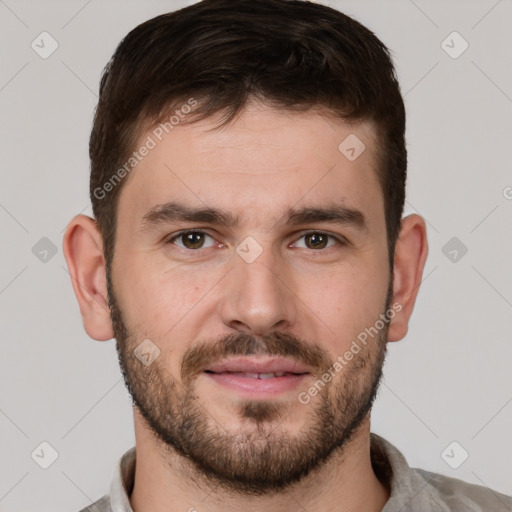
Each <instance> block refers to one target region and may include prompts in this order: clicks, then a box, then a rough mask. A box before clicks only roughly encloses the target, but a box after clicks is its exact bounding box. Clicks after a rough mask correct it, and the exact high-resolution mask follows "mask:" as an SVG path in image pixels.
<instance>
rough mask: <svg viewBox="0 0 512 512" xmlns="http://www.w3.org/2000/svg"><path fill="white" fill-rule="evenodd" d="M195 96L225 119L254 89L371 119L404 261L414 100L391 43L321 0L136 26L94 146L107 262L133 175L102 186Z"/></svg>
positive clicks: (200, 115)
mask: <svg viewBox="0 0 512 512" xmlns="http://www.w3.org/2000/svg"><path fill="white" fill-rule="evenodd" d="M192 97H193V98H195V100H194V101H196V100H197V101H196V103H197V106H196V107H195V108H194V110H193V115H192V117H189V116H187V122H191V120H192V119H194V120H200V119H204V118H207V117H210V116H213V115H214V114H217V113H220V114H223V116H222V123H221V126H222V125H223V124H226V123H228V122H230V121H231V120H232V119H233V118H234V117H235V116H236V115H237V114H238V113H239V112H240V111H241V110H242V109H243V107H244V106H245V105H246V103H247V101H248V100H249V99H250V98H251V97H256V98H258V99H261V100H263V101H264V102H266V103H267V104H269V105H271V106H274V107H276V108H281V109H287V110H289V111H305V110H308V109H310V108H314V107H323V108H325V109H327V110H328V111H329V112H331V113H332V115H334V116H335V117H338V118H341V119H344V120H347V121H371V122H372V123H373V126H374V127H375V131H376V134H377V139H378V143H377V148H376V149H377V151H376V152H377V155H376V156H377V165H376V172H377V174H378V178H379V183H380V185H381V188H382V192H383V196H384V208H385V220H386V229H387V239H388V249H389V261H390V267H391V268H392V267H393V255H394V247H395V243H396V240H397V238H398V234H399V231H400V225H401V218H402V213H403V206H404V200H405V181H406V170H407V152H406V147H405V108H404V103H403V99H402V96H401V94H400V88H399V85H398V81H397V78H396V75H395V70H394V67H393V64H392V61H391V58H390V53H389V50H388V49H387V48H386V46H385V45H384V44H383V43H382V42H381V41H380V40H379V39H378V38H377V37H376V36H375V34H374V33H373V32H371V31H370V30H369V29H367V28H366V27H364V26H363V25H361V24H360V23H359V22H357V21H355V20H354V19H352V18H350V17H349V16H347V15H345V14H343V13H341V12H339V11H337V10H335V9H332V8H330V7H327V6H324V5H321V4H315V3H311V2H307V1H299V0H237V1H233V0H203V1H201V2H198V3H196V4H194V5H192V6H189V7H186V8H183V9H180V10H178V11H175V12H171V13H168V14H164V15H161V16H157V17H156V18H153V19H150V20H148V21H146V22H144V23H142V24H141V25H139V26H137V27H136V28H134V29H133V30H132V31H131V32H130V33H129V34H128V35H127V36H126V37H125V38H124V39H123V40H122V41H121V43H120V44H119V46H118V47H117V49H116V51H115V53H114V55H113V57H112V58H111V60H110V61H109V63H108V64H107V66H106V67H105V69H104V72H103V75H102V78H101V83H100V95H99V101H98V106H97V108H96V112H95V117H94V123H93V128H92V132H91V138H90V144H89V154H90V159H91V179H90V197H91V202H92V207H93V213H94V216H95V218H96V223H97V225H98V228H99V230H100V232H101V234H102V237H103V241H104V252H105V259H106V262H107V269H108V268H109V265H110V263H111V260H112V258H113V252H114V242H115V234H116V210H117V198H118V196H119V192H120V190H121V188H122V185H123V183H124V181H125V180H126V178H123V180H122V181H120V182H119V184H118V185H117V186H109V187H108V192H109V193H108V194H104V196H105V197H103V196H100V197H98V190H102V191H104V190H106V188H102V187H104V184H105V183H107V182H108V181H109V180H111V178H112V176H113V175H114V173H115V172H116V170H118V169H120V168H121V166H123V163H125V162H126V160H127V158H129V155H130V152H133V150H134V149H135V145H136V144H137V142H138V141H139V139H140V137H141V136H142V135H144V133H145V132H146V130H147V128H148V127H150V126H152V125H156V124H157V123H159V122H161V120H162V119H163V118H164V116H168V115H169V112H170V111H171V110H172V109H173V108H176V107H177V106H179V105H182V104H185V103H186V102H187V99H190V98H192ZM340 142H341V141H340ZM125 174H126V173H120V175H121V176H124V175H125ZM114 185H115V184H114Z"/></svg>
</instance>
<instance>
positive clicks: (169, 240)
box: [165, 229, 348, 252]
mask: <svg viewBox="0 0 512 512" xmlns="http://www.w3.org/2000/svg"><path fill="white" fill-rule="evenodd" d="M189 233H199V234H202V235H206V236H209V237H210V238H212V239H214V237H213V236H211V235H209V234H208V233H206V232H205V231H202V230H200V229H185V230H183V231H180V232H179V233H175V234H173V235H172V236H171V237H168V238H167V239H166V240H165V244H173V240H176V239H178V238H180V237H182V236H184V235H187V234H189ZM312 234H316V235H324V236H326V237H328V238H330V239H334V240H336V242H338V245H339V246H344V245H348V242H347V240H345V239H344V238H342V237H340V236H339V235H332V234H331V233H326V232H325V231H305V232H302V233H301V235H300V236H299V238H298V239H297V240H300V239H301V238H304V237H305V236H307V235H312ZM214 240H215V239H214ZM176 247H178V248H179V249H181V250H183V251H187V252H199V251H201V250H202V249H211V247H206V248H203V247H201V248H199V249H189V248H187V247H181V246H179V245H178V246H176ZM333 247H334V246H332V245H331V246H330V247H325V248H324V249H310V250H311V251H313V252H322V251H326V250H328V249H332V248H333Z"/></svg>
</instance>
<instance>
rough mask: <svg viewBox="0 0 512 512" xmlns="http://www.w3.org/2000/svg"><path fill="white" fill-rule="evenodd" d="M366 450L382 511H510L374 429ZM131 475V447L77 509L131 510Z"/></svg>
mask: <svg viewBox="0 0 512 512" xmlns="http://www.w3.org/2000/svg"><path fill="white" fill-rule="evenodd" d="M370 454H371V461H372V466H373V470H374V472H375V475H376V476H377V478H378V479H379V480H380V481H381V482H382V483H383V484H384V485H386V486H387V487H388V489H389V491H390V497H389V500H388V501H387V503H386V505H385V506H384V508H383V509H382V512H512V497H510V496H506V495H504V494H501V493H498V492H496V491H493V490H492V489H489V488H488V487H484V486H481V485H474V484H469V483H467V482H464V481H462V480H458V479H456V478H450V477H447V476H443V475H439V474H436V473H431V472H429V471H424V470H422V469H416V468H411V467H409V464H407V461H406V460H405V457H404V456H403V455H402V454H401V452H400V451H399V450H398V449H397V448H396V447H395V446H393V445H392V444H391V443H390V442H389V441H386V440H385V439H384V438H383V437H380V436H378V435H377V434H374V433H371V434H370ZM134 477H135V447H133V448H131V449H129V450H128V451H127V452H125V453H124V454H123V456H122V457H121V458H120V459H119V461H118V463H117V466H116V469H115V472H114V477H113V478H112V482H111V484H110V493H109V494H106V495H105V496H103V497H102V498H101V499H100V500H98V501H96V502H95V503H93V504H91V505H90V506H88V507H86V508H84V509H82V510H81V511H80V512H133V510H132V508H131V506H130V501H129V499H128V496H129V495H130V494H131V492H132V489H133V484H134Z"/></svg>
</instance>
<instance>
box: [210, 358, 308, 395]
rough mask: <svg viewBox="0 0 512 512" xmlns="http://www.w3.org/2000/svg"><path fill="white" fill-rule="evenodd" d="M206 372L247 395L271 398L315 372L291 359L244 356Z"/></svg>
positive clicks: (211, 367)
mask: <svg viewBox="0 0 512 512" xmlns="http://www.w3.org/2000/svg"><path fill="white" fill-rule="evenodd" d="M203 375H205V376H206V377H207V378H208V379H209V380H210V381H211V382H214V383H216V384H217V385H219V386H221V387H222V388H224V389H228V390H230V391H232V392H235V393H238V394H241V395H243V396H244V397H246V398H258V397H261V398H269V397H273V396H277V395H280V394H282V393H286V392H290V391H293V390H295V388H297V386H298V385H299V384H300V383H301V382H302V381H303V380H304V379H305V378H307V377H308V376H310V375H312V372H311V371H310V369H309V368H307V367H305V366H301V365H300V364H299V363H298V362H296V361H292V360H289V359H282V358H281V359H276V358H274V359H269V358H264V359H262V358H257V357H250V358H247V357H245V358H235V359H230V360H228V361H224V362H221V363H218V364H215V365H211V366H210V367H209V368H207V369H206V370H205V371H204V372H203Z"/></svg>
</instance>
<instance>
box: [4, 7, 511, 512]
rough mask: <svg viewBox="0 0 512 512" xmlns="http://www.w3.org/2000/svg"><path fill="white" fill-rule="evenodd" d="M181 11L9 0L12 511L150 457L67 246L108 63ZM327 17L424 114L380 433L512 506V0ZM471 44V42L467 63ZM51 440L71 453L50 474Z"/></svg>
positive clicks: (375, 426)
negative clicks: (404, 296) (142, 27)
mask: <svg viewBox="0 0 512 512" xmlns="http://www.w3.org/2000/svg"><path fill="white" fill-rule="evenodd" d="M183 5H186V2H177V1H176V2H174V1H146V2H142V1H139V2H127V1H123V2H114V1H101V2H100V1H99V0H92V1H91V0H89V1H84V0H80V1H74V0H73V1H66V2H64V1H61V2H51V1H45V2H43V1H41V2H36V1H33V2H28V1H19V0H5V1H3V0H0V43H1V44H0V53H1V63H2V65H1V67H0V109H1V119H2V123H1V130H2V131H1V137H0V140H1V144H2V151H1V167H0V168H1V188H0V225H1V233H2V252H1V265H0V312H1V335H2V345H1V346H2V357H1V359H0V365H1V366H0V433H1V434H0V454H1V455H0V511H12V512H14V511H50V510H51V511H53V512H58V511H70V510H79V509H80V508H82V507H84V506H86V505H88V504H89V503H90V502H91V501H93V500H96V499H98V498H99V497H100V496H101V495H102V494H103V493H105V492H106V491H107V490H108V485H109V483H110V479H111V475H112V471H113V468H114V464H115V463H116V461H117V459H118V457H119V456H120V455H121V454H122V453H123V452H124V450H126V449H127V448H129V447H130V446H132V445H133V443H134V436H133V427H132V414H131V405H130V400H129V397H128V394H127V391H126V390H125V388H124V385H123V381H122V380H121V374H120V371H119V369H118V365H117V357H116V352H115V345H114V341H113V340H111V341H107V342H103V343H99V342H94V341H93V340H91V339H89V338H88V337H87V335H86V334H85V332H84V331H83V328H82V323H81V318H80V314H79V309H78V305H77V302H76V300H75V297H74V295H73V292H72V288H71V284H70V277H69V275H68V272H67V267H66V264H65V260H64V257H63V254H62V235H63V231H64V229H65V227H66V225H67V223H68V222H69V220H70V219H71V217H72V216H73V215H74V214H76V213H79V212H83V213H86V214H89V215H90V212H91V210H90V206H89V199H88V169H89V163H88V155H87V146H88V137H89V132H90V128H91V121H92V115H93V109H94V107H95V104H96V101H97V88H98V82H99V78H100V73H101V70H102V68H103V66H104V65H105V64H106V62H107V61H108V59H109V58H110V56H111V54H112V53H113V51H114V49H115V47H116V46H117V44H118V43H119V41H120V40H121V38H122V37H123V36H124V35H125V34H126V33H127V32H128V31H129V30H130V29H132V28H133V27H134V26H136V25H137V24H139V23H141V22H143V21H145V20H147V19H149V18H151V17H153V16H156V15H158V14H161V13H164V12H168V11H171V10H175V9H176V8H178V7H181V6H183ZM329 5H331V6H333V7H337V8H339V9H340V10H342V11H343V12H345V13H347V14H349V15H353V16H354V17H356V19H358V20H359V21H361V22H362V23H364V24H365V25H367V26H368V27H369V28H370V29H372V30H373V31H374V32H375V33H376V34H377V36H378V37H379V38H381V39H382V41H383V42H384V43H385V44H386V45H388V46H389V47H390V48H391V49H392V51H393V54H394V58H395V63H396V66H397V71H398V74H399V79H400V82H401V84H402V91H403V93H404V96H405V101H406V107H407V111H408V126H407V129H408V150H409V181H408V191H407V193H408V197H407V205H406V213H411V212H418V213H420V214H421V215H423V216H424V218H425V219H426V220H427V222H428V230H429V231H428V237H429V243H430V253H429V258H428V260H427V264H426V269H425V272H424V280H423V284H422V287H421V290H420V293H419V297H418V301H417V305H416V310H415V313H414V314H413V318H412V321H411V325H410V330H409V334H408V335H407V337H406V339H404V340H403V341H401V342H398V343H394V344H390V347H389V357H388V360H387V362H386V367H385V378H384V381H383V383H382V387H381V391H380V394H379V397H378V400H377V402H376V405H375V408H374V414H373V422H372V430H373V431H374V432H376V433H378V434H380V435H382V436H384V437H385V438H387V439H388V440H390V441H391V442H392V443H394V444H395V445H396V446H397V447H398V448H399V449H400V450H402V452H403V453H404V454H405V456H406V457H407V459H408V461H409V463H410V464H411V465H412V466H416V467H422V468H425V469H428V470H431V471H436V472H440V473H443V474H445V475H449V476H453V477H456V478H461V479H464V480H467V481H469V482H473V483H477V484H480V485H486V486H489V487H491V488H494V489H496V490H498V491H500V492H503V493H508V494H512V469H511V465H510V461H511V460H512V441H511V438H510V432H512V428H511V427H512V404H511V402H512V386H511V378H510V374H511V372H510V365H511V356H512V343H511V334H512V325H511V318H512V272H511V270H510V264H511V262H512V229H511V222H510V221H511V220H512V173H511V169H510V163H511V155H510V141H511V140H512V117H511V111H512V100H511V95H512V90H511V78H512V67H511V66H510V62H511V53H512V44H511V43H512V31H511V30H510V20H511V19H512V17H511V15H512V5H511V1H510V0H501V1H496V0H479V1H467V0H466V1H426V0H422V1H421V0H415V1H412V0H400V1H386V2H383V1H364V2H363V1H359V2H356V1H341V0H340V1H337V2H336V1H332V2H330V3H329ZM43 31H47V32H48V33H49V34H51V36H52V37H53V38H54V39H55V40H56V41H57V43H58V45H59V46H58V49H57V50H56V51H55V52H54V53H53V54H52V55H50V56H49V57H48V58H47V59H43V58H41V57H40V56H39V54H38V53H36V51H34V50H33V49H32V47H31V43H32V41H35V42H36V43H38V41H39V43H38V44H39V46H42V45H43V43H41V42H40V41H41V37H40V36H39V34H40V33H41V32H43ZM453 31H457V32H458V33H459V34H460V36H462V38H464V40H465V41H467V43H468V44H469V47H468V49H467V50H466V51H465V52H464V53H462V54H461V55H460V56H458V57H457V58H453V57H454V55H455V54H457V53H459V52H460V50H461V49H462V48H463V44H464V43H463V41H462V39H460V37H459V36H451V37H449V38H448V39H447V40H446V38H447V36H449V35H450V34H451V33H452V32H453ZM45 37H46V36H45ZM444 40H446V42H445V43H444V45H443V44H442V42H443V41H444ZM45 41H46V42H45V43H44V46H45V48H46V49H47V50H48V48H50V41H49V40H48V39H46V40H45ZM445 50H447V51H448V53H447V51H445ZM450 52H451V54H452V55H451V56H450V55H449V53H450ZM44 237H46V238H47V239H48V240H46V239H43V238H44ZM452 237H456V238H457V240H455V241H452V242H450V243H449V245H448V246H445V244H447V243H448V242H449V241H450V239H452ZM41 239H43V240H42V241H41ZM452 244H454V245H452ZM461 244H464V246H465V247H467V249H468V251H467V253H466V254H465V255H462V250H461V248H462V245H461ZM443 247H445V249H444V252H443ZM52 248H54V250H56V254H54V255H53V254H52ZM454 250H455V251H457V253H454V252H453V251H454ZM45 251H47V252H45ZM455 256H456V257H457V258H456V260H455V261H453V260H454V257H455ZM43 441H46V442H47V443H49V444H50V445H51V446H52V447H53V449H54V450H55V451H56V452H57V453H58V458H57V459H56V460H55V462H54V463H53V464H51V465H50V467H48V469H42V468H41V467H40V465H39V464H45V463H49V462H51V459H50V457H51V450H50V449H49V448H48V447H46V448H45V447H44V446H43V448H41V447H40V443H41V442H43ZM453 441H456V442H457V443H458V445H455V447H454V446H453V445H452V446H451V447H450V448H449V449H448V450H447V451H446V452H445V448H446V447H448V446H449V445H450V443H452V442H453ZM452 449H453V451H452ZM34 450H35V453H36V454H39V457H37V455H34V457H33V458H32V457H31V454H32V453H33V452H34ZM41 450H42V451H41ZM462 450H466V451H467V452H468V453H469V457H468V459H467V460H466V461H464V462H463V463H462V464H461V465H460V466H459V467H458V468H457V469H453V468H452V467H450V465H448V463H447V462H446V461H449V462H450V463H451V464H452V465H456V464H457V463H460V461H461V458H462V454H463V452H462ZM442 453H445V455H444V457H443V456H442ZM447 454H448V457H447ZM36 461H37V462H36ZM38 463H39V464H38Z"/></svg>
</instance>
